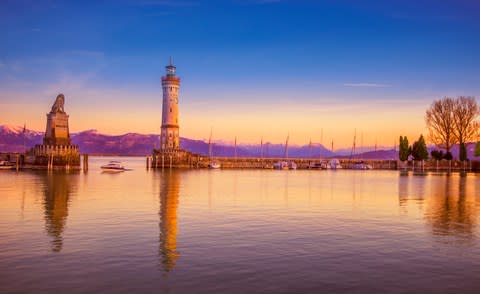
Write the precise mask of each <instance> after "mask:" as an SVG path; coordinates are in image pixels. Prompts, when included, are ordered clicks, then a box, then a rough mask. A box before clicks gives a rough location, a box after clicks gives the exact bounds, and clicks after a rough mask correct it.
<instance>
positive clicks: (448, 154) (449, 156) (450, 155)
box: [443, 151, 453, 160]
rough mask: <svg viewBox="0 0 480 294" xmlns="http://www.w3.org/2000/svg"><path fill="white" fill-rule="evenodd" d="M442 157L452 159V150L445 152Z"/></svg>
mask: <svg viewBox="0 0 480 294" xmlns="http://www.w3.org/2000/svg"><path fill="white" fill-rule="evenodd" d="M443 159H446V160H452V159H453V155H452V152H450V151H448V152H447V153H445V156H443Z"/></svg>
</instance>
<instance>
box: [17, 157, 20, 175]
mask: <svg viewBox="0 0 480 294" xmlns="http://www.w3.org/2000/svg"><path fill="white" fill-rule="evenodd" d="M18 158H19V156H18V154H17V160H16V169H17V172H18V170H19V169H20V162H19V159H18Z"/></svg>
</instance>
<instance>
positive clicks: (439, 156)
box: [430, 150, 445, 160]
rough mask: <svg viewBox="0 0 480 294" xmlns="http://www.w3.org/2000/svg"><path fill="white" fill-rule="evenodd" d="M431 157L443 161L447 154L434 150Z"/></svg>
mask: <svg viewBox="0 0 480 294" xmlns="http://www.w3.org/2000/svg"><path fill="white" fill-rule="evenodd" d="M430 155H431V156H432V158H433V159H435V160H442V159H443V157H444V155H445V154H443V151H442V150H432V152H430Z"/></svg>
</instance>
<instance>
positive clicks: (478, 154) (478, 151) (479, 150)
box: [475, 141, 480, 156]
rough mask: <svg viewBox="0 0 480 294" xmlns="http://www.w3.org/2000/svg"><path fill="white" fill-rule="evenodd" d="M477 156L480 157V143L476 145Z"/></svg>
mask: <svg viewBox="0 0 480 294" xmlns="http://www.w3.org/2000/svg"><path fill="white" fill-rule="evenodd" d="M475 156H480V141H479V142H477V145H475Z"/></svg>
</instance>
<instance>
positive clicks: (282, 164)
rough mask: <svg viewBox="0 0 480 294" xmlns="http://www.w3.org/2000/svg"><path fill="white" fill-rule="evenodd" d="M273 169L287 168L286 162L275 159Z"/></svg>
mask: <svg viewBox="0 0 480 294" xmlns="http://www.w3.org/2000/svg"><path fill="white" fill-rule="evenodd" d="M273 169H288V162H286V161H277V162H275V163H274V164H273Z"/></svg>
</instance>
